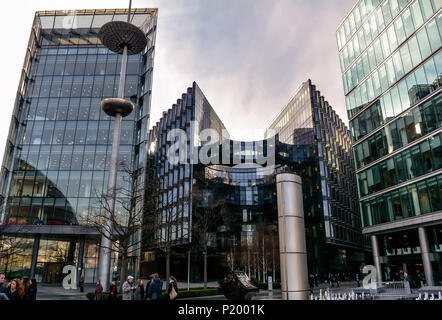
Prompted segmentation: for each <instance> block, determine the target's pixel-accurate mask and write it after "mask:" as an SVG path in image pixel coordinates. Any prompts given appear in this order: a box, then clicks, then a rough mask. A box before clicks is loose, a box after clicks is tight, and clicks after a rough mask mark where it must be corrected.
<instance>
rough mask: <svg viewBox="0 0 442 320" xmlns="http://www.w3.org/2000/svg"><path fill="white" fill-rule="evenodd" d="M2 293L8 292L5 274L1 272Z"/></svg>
mask: <svg viewBox="0 0 442 320" xmlns="http://www.w3.org/2000/svg"><path fill="white" fill-rule="evenodd" d="M0 293H6V285H5V274H4V273H0Z"/></svg>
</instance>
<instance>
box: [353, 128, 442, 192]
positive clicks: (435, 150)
mask: <svg viewBox="0 0 442 320" xmlns="http://www.w3.org/2000/svg"><path fill="white" fill-rule="evenodd" d="M441 139H442V133H439V134H436V135H434V136H431V137H430V138H428V139H426V140H425V141H423V142H421V143H419V144H417V145H415V146H412V147H410V148H408V149H407V150H405V151H402V152H400V153H398V154H396V155H394V156H392V157H390V158H388V159H387V160H384V161H382V162H380V163H378V164H375V165H373V166H371V167H370V168H369V169H367V170H364V171H362V172H360V173H358V174H357V180H358V184H359V194H360V196H361V197H364V196H366V195H368V194H371V193H374V192H378V191H381V190H384V189H386V188H389V187H392V186H394V185H396V184H400V183H404V182H406V181H409V180H412V179H415V178H418V177H420V176H422V175H425V174H429V173H431V172H434V171H437V170H439V169H441V168H442V141H441Z"/></svg>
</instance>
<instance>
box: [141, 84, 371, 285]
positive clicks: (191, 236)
mask: <svg viewBox="0 0 442 320" xmlns="http://www.w3.org/2000/svg"><path fill="white" fill-rule="evenodd" d="M192 121H196V123H197V124H196V125H192V124H191V122H192ZM177 128H179V129H182V130H183V132H185V136H186V138H187V143H186V146H185V148H186V149H187V151H188V152H187V155H186V159H187V163H185V164H179V165H173V164H171V163H169V162H168V154H169V153H168V150H170V149H169V148H171V146H172V145H173V144H174V143H175V142H176V140H175V138H172V139H171V141H168V138H167V137H168V134H169V133H171V131H172V130H173V129H177ZM206 128H213V129H215V131H216V132H217V133H218V134H219V135H220V136H221V135H222V131H223V129H224V125H223V123H222V122H221V120H220V119H219V117H218V116H217V114H216V112H215V111H214V109H213V108H212V107H211V106H210V104H209V103H208V101H207V99H206V98H205V97H204V95H203V94H202V92H201V90H200V89H199V87H198V86H197V85H196V84H195V83H194V84H193V87H192V88H189V89H188V90H187V92H186V94H183V96H182V97H181V99H179V100H178V101H177V103H176V104H174V105H173V107H172V108H171V109H169V110H168V111H167V112H164V113H163V117H162V118H161V119H160V121H159V122H157V124H156V125H155V126H154V127H153V129H152V130H151V131H150V133H149V143H150V148H149V150H150V158H151V165H152V169H151V171H150V176H149V177H148V178H149V179H148V180H149V183H147V185H151V186H152V188H153V189H155V190H157V192H156V193H154V194H155V197H154V198H155V199H156V200H153V201H151V203H150V204H151V205H152V210H149V211H148V214H147V216H146V217H145V221H146V222H147V223H148V225H149V226H151V229H150V232H146V233H147V234H145V238H144V246H143V250H144V254H143V263H142V267H141V270H142V273H141V274H142V275H143V276H148V275H149V274H151V273H153V272H156V270H163V271H164V270H165V269H164V266H165V259H166V255H167V254H170V255H171V257H172V258H171V266H170V268H171V274H174V275H175V276H177V277H178V278H180V279H186V278H187V263H188V260H187V259H188V258H189V252H190V264H191V268H190V273H191V280H192V281H202V279H203V266H204V260H203V258H204V252H206V253H207V261H208V266H209V267H208V278H209V279H212V280H215V279H219V278H220V277H223V276H225V274H223V272H225V270H226V269H228V268H232V269H240V270H243V271H245V272H247V273H248V274H249V275H250V276H251V277H252V278H254V279H256V280H258V281H259V280H262V281H263V280H264V279H266V276H265V275H266V274H267V275H273V276H274V277H275V276H276V278H277V279H278V278H279V238H278V221H277V201H276V200H277V197H276V174H275V173H278V172H281V170H288V171H289V172H295V173H297V174H298V175H300V176H301V177H302V179H303V193H304V211H305V216H306V239H307V251H308V266H309V272H311V273H314V274H318V276H319V278H321V279H324V277H325V276H326V275H327V274H328V273H329V272H331V273H340V274H341V275H344V274H346V275H350V276H351V278H353V275H354V273H355V272H359V271H360V268H361V266H362V265H363V264H364V263H365V261H366V260H367V258H368V259H370V257H371V252H370V246H369V239H368V238H367V237H365V236H363V235H362V233H361V228H362V226H361V222H360V214H359V206H358V205H357V193H356V187H355V174H354V168H353V161H352V156H351V153H350V136H349V130H348V129H347V128H346V127H345V125H344V124H343V123H342V121H341V120H340V119H339V117H338V116H337V115H336V113H335V112H334V111H333V110H332V108H331V107H330V106H329V105H328V103H327V102H326V101H325V100H324V98H323V97H322V96H321V95H320V92H319V91H317V90H316V89H315V86H314V85H312V84H311V81H307V82H305V83H304V84H303V85H302V86H301V88H300V89H299V90H298V92H297V93H296V95H295V97H294V98H293V99H292V100H291V102H290V103H289V104H288V105H287V107H285V108H284V109H283V111H282V112H281V115H280V116H279V117H278V118H277V120H276V121H275V122H274V124H273V125H271V127H270V128H269V129H268V130H267V132H266V139H265V140H263V141H249V142H244V141H232V140H230V139H229V138H228V137H229V134H228V133H227V132H226V131H224V135H223V139H222V140H220V141H219V143H222V146H220V147H219V148H220V149H219V150H220V153H219V154H220V160H221V159H222V160H223V161H220V163H218V164H216V163H210V164H207V163H203V162H202V161H200V160H201V159H198V160H197V161H196V162H193V163H192V162H191V161H190V159H191V152H190V151H191V150H192V149H193V147H195V148H196V150H198V152H199V150H201V147H202V143H201V140H200V137H199V134H200V132H201V131H202V130H204V129H206ZM286 128H287V130H286ZM272 129H274V130H272ZM274 135H276V136H274ZM294 135H296V137H295V136H294ZM169 137H170V136H169ZM226 141H227V142H226ZM226 143H227V145H228V146H230V147H229V148H227V150H228V151H226V149H225V145H226ZM271 147H273V148H274V149H273V150H274V152H275V154H274V157H275V158H274V160H275V161H274V164H275V168H271V170H269V165H270V164H269V163H267V164H266V166H261V165H258V163H257V162H256V161H254V160H253V159H255V160H256V156H257V155H259V154H264V155H266V156H270V151H269V150H271V149H269V148H271ZM225 159H227V160H228V161H227V162H225ZM235 159H236V160H235ZM273 169H275V170H273Z"/></svg>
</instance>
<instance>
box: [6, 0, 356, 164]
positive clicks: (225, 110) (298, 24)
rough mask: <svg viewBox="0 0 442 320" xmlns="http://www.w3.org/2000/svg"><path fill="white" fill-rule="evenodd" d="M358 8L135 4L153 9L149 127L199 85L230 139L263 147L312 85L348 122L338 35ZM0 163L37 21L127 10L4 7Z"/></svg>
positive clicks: (198, 0)
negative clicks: (77, 12)
mask: <svg viewBox="0 0 442 320" xmlns="http://www.w3.org/2000/svg"><path fill="white" fill-rule="evenodd" d="M355 3H356V0H133V4H132V6H133V7H136V8H145V7H148V8H152V7H154V8H158V9H159V12H158V14H159V16H158V28H157V41H156V53H155V62H154V73H153V88H152V94H153V99H152V112H151V126H152V125H153V124H155V122H156V121H157V120H158V119H159V118H160V117H161V114H162V111H164V110H167V109H168V108H170V107H171V105H172V104H173V103H174V102H176V99H178V98H180V97H181V94H182V93H183V92H185V90H186V88H187V87H188V86H190V85H191V84H192V82H193V81H196V82H197V83H198V85H199V86H200V87H201V89H202V91H203V92H204V94H205V96H206V97H207V99H208V100H209V102H210V103H211V105H212V106H213V107H214V108H215V110H216V112H217V113H218V115H219V116H220V118H221V120H222V121H223V122H224V124H225V126H226V128H227V130H228V131H229V132H230V135H231V138H232V139H236V140H256V139H262V138H263V135H264V131H265V128H266V126H268V125H269V124H270V122H271V120H273V119H274V118H275V117H276V116H277V114H278V113H279V111H280V110H281V109H282V108H283V107H284V106H285V105H286V104H287V103H288V102H289V100H290V98H291V97H292V96H293V95H294V93H295V91H296V89H297V88H298V87H299V86H300V84H301V83H302V82H303V81H305V80H307V79H308V78H310V79H312V81H313V83H314V84H316V86H317V89H319V90H320V91H321V93H322V95H323V96H325V98H326V99H327V101H328V102H329V103H330V104H331V105H332V106H333V107H334V108H335V110H336V111H337V113H338V114H339V116H340V117H341V118H342V119H343V120H344V121H345V122H347V114H346V111H345V104H344V94H343V86H342V80H341V73H340V68H339V58H338V52H337V50H338V49H337V44H336V37H335V31H336V28H337V26H338V25H339V23H340V22H341V21H342V20H343V18H344V17H345V16H346V14H347V13H348V12H349V11H350V9H351V8H352V7H353V5H354V4H355ZM2 5H3V9H2V10H1V13H0V30H1V31H0V32H1V39H2V43H3V44H2V47H1V59H0V70H1V72H2V74H1V75H0V83H1V85H0V96H1V99H2V106H1V107H2V110H3V112H2V117H1V118H0V157H1V159H3V152H4V145H5V141H6V137H7V134H8V129H9V123H10V119H11V115H12V109H13V105H14V100H15V96H16V92H17V87H18V81H19V77H20V70H21V68H22V65H23V60H24V56H25V52H26V46H27V42H28V39H29V34H30V28H31V25H32V21H33V16H34V13H35V11H38V10H64V9H98V8H125V7H127V6H128V1H127V0H106V1H98V0H76V1H50V0H32V1H26V0H14V1H7V2H5V3H3V4H2Z"/></svg>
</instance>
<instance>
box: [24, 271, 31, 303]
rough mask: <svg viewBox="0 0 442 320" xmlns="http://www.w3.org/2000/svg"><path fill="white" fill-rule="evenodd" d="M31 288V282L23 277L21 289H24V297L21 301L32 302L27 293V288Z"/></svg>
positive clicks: (29, 294)
mask: <svg viewBox="0 0 442 320" xmlns="http://www.w3.org/2000/svg"><path fill="white" fill-rule="evenodd" d="M30 286H31V280H30V279H29V278H28V277H23V289H24V292H25V294H24V296H23V300H25V301H31V300H32V294H31V292H29V288H30Z"/></svg>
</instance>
